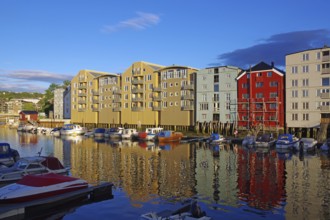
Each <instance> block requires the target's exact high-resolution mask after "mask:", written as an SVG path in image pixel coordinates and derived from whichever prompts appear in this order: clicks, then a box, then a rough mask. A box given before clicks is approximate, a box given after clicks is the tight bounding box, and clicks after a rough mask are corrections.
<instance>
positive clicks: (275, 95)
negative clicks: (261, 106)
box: [269, 92, 277, 98]
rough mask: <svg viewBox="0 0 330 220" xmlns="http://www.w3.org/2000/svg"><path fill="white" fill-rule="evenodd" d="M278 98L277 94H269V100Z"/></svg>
mask: <svg viewBox="0 0 330 220" xmlns="http://www.w3.org/2000/svg"><path fill="white" fill-rule="evenodd" d="M276 97H277V92H271V93H269V98H276Z"/></svg>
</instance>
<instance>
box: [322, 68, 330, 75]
mask: <svg viewBox="0 0 330 220" xmlns="http://www.w3.org/2000/svg"><path fill="white" fill-rule="evenodd" d="M329 73H330V68H322V74H329Z"/></svg>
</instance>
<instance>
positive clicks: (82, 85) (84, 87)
mask: <svg viewBox="0 0 330 220" xmlns="http://www.w3.org/2000/svg"><path fill="white" fill-rule="evenodd" d="M86 88H87V86H86V84H80V85H78V89H86Z"/></svg>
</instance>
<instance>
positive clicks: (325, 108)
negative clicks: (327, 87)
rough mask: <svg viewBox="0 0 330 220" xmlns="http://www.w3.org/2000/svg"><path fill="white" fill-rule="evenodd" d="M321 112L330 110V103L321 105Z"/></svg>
mask: <svg viewBox="0 0 330 220" xmlns="http://www.w3.org/2000/svg"><path fill="white" fill-rule="evenodd" d="M320 110H321V112H329V111H330V106H329V105H322V106H320Z"/></svg>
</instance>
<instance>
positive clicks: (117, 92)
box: [113, 89, 121, 94]
mask: <svg viewBox="0 0 330 220" xmlns="http://www.w3.org/2000/svg"><path fill="white" fill-rule="evenodd" d="M113 94H121V90H119V89H116V90H114V91H113Z"/></svg>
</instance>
